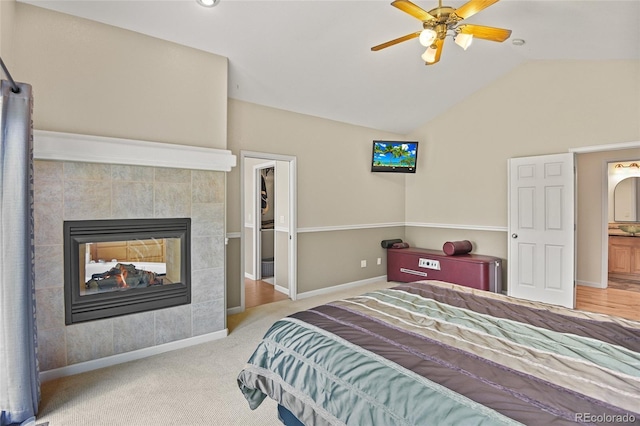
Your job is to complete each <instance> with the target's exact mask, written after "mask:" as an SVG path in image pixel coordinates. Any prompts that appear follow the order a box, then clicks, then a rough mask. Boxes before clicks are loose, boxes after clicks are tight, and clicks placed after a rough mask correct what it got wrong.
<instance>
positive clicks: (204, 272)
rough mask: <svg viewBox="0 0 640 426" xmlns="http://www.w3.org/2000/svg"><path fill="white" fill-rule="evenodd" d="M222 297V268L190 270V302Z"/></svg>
mask: <svg viewBox="0 0 640 426" xmlns="http://www.w3.org/2000/svg"><path fill="white" fill-rule="evenodd" d="M222 298H224V268H210V269H199V270H192V271H191V303H193V304H194V305H195V304H197V303H202V302H210V301H212V300H217V299H222Z"/></svg>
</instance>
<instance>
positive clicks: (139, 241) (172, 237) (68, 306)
mask: <svg viewBox="0 0 640 426" xmlns="http://www.w3.org/2000/svg"><path fill="white" fill-rule="evenodd" d="M64 274H65V277H64V298H65V300H64V306H65V324H67V325H70V324H76V323H79V322H84V321H93V320H96V319H105V318H111V317H116V316H120V315H128V314H134V313H139V312H146V311H152V310H156V309H162V308H169V307H173V306H180V305H185V304H189V303H191V219H190V218H154V219H107V220H69V221H65V222H64Z"/></svg>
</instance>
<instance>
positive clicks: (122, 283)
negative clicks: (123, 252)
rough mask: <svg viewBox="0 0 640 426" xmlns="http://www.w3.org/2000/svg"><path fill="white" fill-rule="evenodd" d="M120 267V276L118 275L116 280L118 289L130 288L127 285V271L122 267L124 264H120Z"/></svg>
mask: <svg viewBox="0 0 640 426" xmlns="http://www.w3.org/2000/svg"><path fill="white" fill-rule="evenodd" d="M118 266H119V267H120V268H119V269H120V274H119V275H116V280H117V281H118V287H119V288H127V287H129V286H128V285H127V274H128V272H127V269H126V268H125V267H124V266H123V265H122V264H118Z"/></svg>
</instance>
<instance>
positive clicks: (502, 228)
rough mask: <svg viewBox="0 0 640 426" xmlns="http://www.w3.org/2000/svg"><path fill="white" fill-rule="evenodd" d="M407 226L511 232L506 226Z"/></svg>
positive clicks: (449, 224) (445, 224)
mask: <svg viewBox="0 0 640 426" xmlns="http://www.w3.org/2000/svg"><path fill="white" fill-rule="evenodd" d="M405 226H415V227H418V228H446V229H466V230H469V231H497V232H507V231H508V230H509V228H508V227H506V226H486V225H460V224H453V223H421V222H407V223H406V224H405Z"/></svg>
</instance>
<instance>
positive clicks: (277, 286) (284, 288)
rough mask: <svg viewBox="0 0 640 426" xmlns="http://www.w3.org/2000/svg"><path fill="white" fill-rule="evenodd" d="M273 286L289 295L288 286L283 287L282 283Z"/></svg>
mask: <svg viewBox="0 0 640 426" xmlns="http://www.w3.org/2000/svg"><path fill="white" fill-rule="evenodd" d="M273 288H274V289H275V290H276V291H279V292H280V293H284V294H286V295H287V296H288V295H289V289H288V288H286V287H282V286H280V285H274V286H273Z"/></svg>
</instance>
